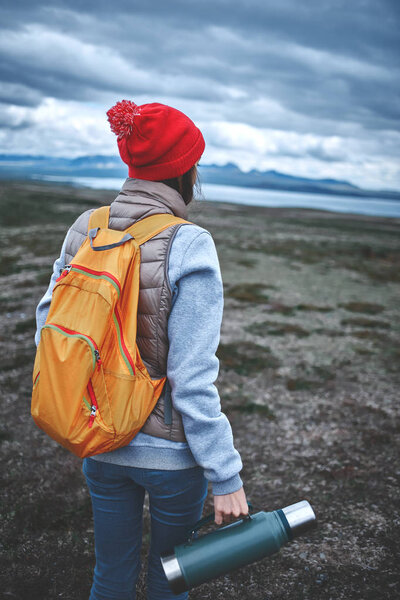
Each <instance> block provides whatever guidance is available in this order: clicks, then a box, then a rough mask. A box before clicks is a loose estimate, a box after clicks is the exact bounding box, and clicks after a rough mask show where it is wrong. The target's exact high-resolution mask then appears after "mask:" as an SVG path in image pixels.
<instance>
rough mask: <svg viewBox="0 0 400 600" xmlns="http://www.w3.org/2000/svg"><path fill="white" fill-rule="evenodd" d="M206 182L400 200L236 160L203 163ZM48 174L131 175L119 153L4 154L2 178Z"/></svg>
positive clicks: (384, 193) (398, 196) (202, 175)
mask: <svg viewBox="0 0 400 600" xmlns="http://www.w3.org/2000/svg"><path fill="white" fill-rule="evenodd" d="M199 173H200V180H201V182H202V183H215V184H220V185H234V186H239V187H251V188H261V189H270V190H286V191H291V192H307V193H313V194H334V195H341V196H343V195H345V196H359V197H364V198H369V197H370V198H383V199H387V200H400V192H397V191H389V190H365V189H362V188H360V187H357V186H355V185H353V184H351V183H349V182H347V181H339V180H336V179H308V178H306V177H297V176H294V175H287V174H284V173H279V172H278V171H257V170H256V169H253V170H252V171H249V172H248V173H244V172H243V171H241V170H240V169H239V167H238V166H237V165H235V164H233V163H228V164H226V165H224V166H218V165H201V166H200V167H199ZM45 177H57V178H62V177H65V179H66V181H68V179H70V178H71V177H99V178H101V177H115V178H125V177H127V168H126V166H125V165H124V164H123V163H122V162H121V159H120V158H119V157H117V156H102V155H97V156H81V157H79V158H54V157H51V156H29V155H14V154H0V178H2V179H16V178H18V179H34V178H45Z"/></svg>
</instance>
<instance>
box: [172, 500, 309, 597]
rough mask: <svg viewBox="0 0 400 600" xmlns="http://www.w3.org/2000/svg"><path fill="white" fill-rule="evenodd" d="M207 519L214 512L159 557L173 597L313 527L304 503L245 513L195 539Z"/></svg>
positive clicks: (270, 552)
mask: <svg viewBox="0 0 400 600" xmlns="http://www.w3.org/2000/svg"><path fill="white" fill-rule="evenodd" d="M249 507H251V504H250V503H249ZM211 520H214V513H212V514H210V515H208V516H207V517H205V518H204V519H201V520H200V521H198V522H197V523H196V524H195V526H194V527H193V528H192V530H191V531H190V533H189V539H188V541H187V542H185V543H183V544H180V545H179V546H175V548H174V550H173V551H172V552H170V553H168V554H164V555H163V556H162V557H161V563H162V566H163V568H164V572H165V575H166V577H167V580H168V583H169V586H170V588H171V590H172V591H173V592H174V593H175V594H180V593H182V592H184V591H186V590H189V589H191V588H193V587H196V586H197V585H200V584H201V583H204V582H205V581H209V580H210V579H214V578H215V577H219V576H220V575H225V574H226V573H229V572H230V571H233V570H234V569H238V568H239V567H243V566H245V565H248V564H250V563H253V562H255V561H257V560H261V559H262V558H264V557H265V556H269V555H270V554H274V553H275V552H278V550H279V549H280V548H281V546H283V544H286V543H287V542H289V541H291V540H292V539H293V538H294V537H296V536H297V535H299V534H301V533H303V532H304V531H306V530H308V529H310V528H311V527H313V526H314V525H316V517H315V514H314V511H313V509H312V508H311V506H310V504H309V503H308V502H307V501H306V500H302V501H301V502H297V503H296V504H292V505H290V506H287V507H286V508H282V509H279V510H274V511H272V512H264V511H261V512H258V513H256V514H252V515H250V513H249V514H248V515H246V516H245V517H243V518H242V519H241V520H239V521H236V522H234V523H230V524H229V525H226V526H224V527H220V528H218V529H216V530H215V531H212V532H211V533H208V534H205V535H200V536H197V537H195V535H197V534H196V532H197V531H198V530H199V529H200V527H202V526H203V525H204V524H205V523H208V522H209V521H211Z"/></svg>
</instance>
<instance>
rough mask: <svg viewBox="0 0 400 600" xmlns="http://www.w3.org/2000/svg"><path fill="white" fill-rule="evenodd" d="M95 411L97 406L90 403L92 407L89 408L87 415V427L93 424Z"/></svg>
mask: <svg viewBox="0 0 400 600" xmlns="http://www.w3.org/2000/svg"><path fill="white" fill-rule="evenodd" d="M96 412H97V408H96V406H95V405H94V404H92V409H91V412H90V417H89V427H92V425H93V421H94V420H95V418H96Z"/></svg>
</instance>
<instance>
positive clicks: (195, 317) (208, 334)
mask: <svg viewBox="0 0 400 600" xmlns="http://www.w3.org/2000/svg"><path fill="white" fill-rule="evenodd" d="M181 229H185V230H186V231H185V234H186V239H187V236H188V233H189V232H188V231H187V230H188V229H189V228H188V226H184V227H183V228H181ZM199 230H200V233H199ZM194 231H195V237H194V236H193V228H192V233H191V235H192V239H191V242H190V243H189V245H187V246H186V248H185V250H184V252H183V256H182V260H181V263H180V269H179V271H177V273H176V275H177V276H176V278H175V280H174V274H173V273H172V274H171V275H172V280H173V281H171V277H170V281H171V287H172V289H173V298H172V308H171V312H170V316H169V320H168V338H169V344H170V346H169V352H168V363H167V375H168V379H169V382H170V385H171V395H172V402H173V405H174V407H175V408H176V409H177V410H178V411H179V412H180V413H181V415H182V422H183V427H184V430H185V435H186V439H187V441H188V444H189V447H190V450H191V452H192V454H193V456H194V457H195V459H196V462H197V463H198V464H199V465H201V466H202V467H203V468H204V474H205V476H206V478H207V479H208V480H209V481H211V483H212V489H213V494H215V495H221V494H229V493H232V492H235V491H237V490H238V489H240V488H241V487H242V485H243V484H242V480H241V478H240V476H239V471H240V470H241V469H242V466H243V465H242V461H241V457H240V454H239V452H238V451H237V450H236V449H235V447H234V443H233V435H232V429H231V425H230V423H229V421H228V418H227V417H226V415H225V414H224V413H222V412H221V403H220V398H219V394H218V390H217V388H216V387H215V385H214V382H215V380H216V379H217V376H218V371H219V360H218V358H217V356H216V354H215V353H216V350H217V348H218V344H219V340H220V330H221V322H222V314H223V285H222V278H221V272H220V266H219V261H218V256H217V251H216V248H215V244H214V241H213V239H212V237H211V235H210V233H209V232H208V231H206V230H204V229H202V228H199V227H196V229H195V230H194ZM176 237H178V236H176ZM182 238H183V236H181V239H182ZM178 243H179V242H178ZM174 244H175V240H174ZM182 250H183V248H182Z"/></svg>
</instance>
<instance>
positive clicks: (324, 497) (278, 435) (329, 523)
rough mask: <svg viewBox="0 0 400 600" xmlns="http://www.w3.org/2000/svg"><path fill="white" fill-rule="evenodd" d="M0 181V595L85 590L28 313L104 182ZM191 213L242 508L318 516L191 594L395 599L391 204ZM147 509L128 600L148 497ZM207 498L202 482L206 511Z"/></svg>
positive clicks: (84, 557) (83, 503)
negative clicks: (213, 280)
mask: <svg viewBox="0 0 400 600" xmlns="http://www.w3.org/2000/svg"><path fill="white" fill-rule="evenodd" d="M0 189H1V193H0V285H1V289H0V323H1V328H0V389H1V396H0V397H1V401H0V423H1V425H0V456H1V464H2V469H1V473H0V488H1V494H0V519H1V520H0V527H1V535H0V543H1V559H0V560H1V563H0V597H2V598H7V599H8V598H10V599H13V598H15V599H17V600H39V599H40V600H56V599H58V598H64V599H65V600H81V599H82V600H84V599H86V598H88V596H89V589H90V585H91V578H92V570H93V566H94V545H93V523H92V516H91V506H90V499H89V494H88V491H87V489H86V484H85V481H84V477H83V475H82V472H81V461H80V460H79V459H78V458H76V457H74V456H73V455H72V454H69V453H68V452H67V451H65V450H63V449H62V448H61V447H59V446H58V445H57V444H56V443H55V442H52V441H51V440H50V439H49V438H48V437H46V436H45V435H44V434H43V433H42V432H41V431H40V430H39V429H38V428H37V427H36V426H35V425H34V423H33V421H32V419H31V417H30V394H31V374H32V366H33V360H34V354H35V346H34V341H33V336H34V332H35V321H34V316H35V308H36V305H37V303H38V301H39V299H40V298H41V296H42V295H43V293H44V292H45V290H46V288H47V284H48V280H49V278H50V274H51V269H52V264H53V261H54V259H55V258H56V257H57V256H58V253H59V250H60V247H61V244H62V241H63V238H64V235H65V233H66V231H67V229H68V227H69V226H70V225H71V224H72V222H73V220H74V219H75V217H76V216H77V215H79V214H80V213H81V212H82V211H83V210H86V209H87V208H91V207H94V206H98V205H100V204H101V203H106V202H110V201H111V200H112V199H113V198H114V197H115V193H113V192H108V191H99V190H96V191H94V190H87V189H76V188H72V187H67V186H56V185H50V184H49V185H47V184H39V183H37V184H35V183H28V182H22V183H18V182H13V183H6V182H2V183H1V188H0ZM362 201H363V200H362ZM10 202H11V204H10ZM10 206H11V207H12V210H10ZM189 218H190V220H192V221H194V222H196V223H198V224H199V225H200V226H203V227H205V228H206V229H208V231H210V232H211V233H212V235H213V237H214V240H215V243H216V247H217V250H218V255H219V259H220V264H221V272H222V277H223V281H224V290H225V307H224V316H223V322H222V330H221V340H220V345H219V348H218V351H217V355H218V358H219V360H220V374H219V377H218V380H217V382H216V385H217V387H218V390H219V392H220V397H221V405H222V410H223V411H224V412H225V413H226V415H227V416H228V418H229V420H230V422H231V425H232V430H233V435H234V440H235V446H236V448H237V449H238V450H239V452H240V454H241V457H242V460H243V469H242V471H241V477H242V479H243V481H244V487H245V492H246V495H247V498H248V500H249V501H250V502H251V503H252V504H253V507H254V509H253V510H254V511H255V512H258V511H260V510H274V509H277V508H281V507H283V506H286V505H289V504H292V503H294V502H297V501H299V500H302V499H307V500H309V501H310V503H311V504H312V506H313V508H314V510H315V512H316V514H317V518H318V523H319V527H318V529H317V530H315V531H314V532H310V533H308V534H306V535H304V536H302V537H299V538H298V539H296V540H295V541H293V542H292V543H291V544H289V545H287V546H286V547H285V548H283V549H282V550H281V551H280V552H279V553H278V554H276V555H275V556H273V557H270V558H266V559H263V560H261V561H259V562H257V563H255V564H253V565H251V566H249V567H246V568H243V569H239V570H237V571H234V572H233V573H230V574H229V575H226V576H224V577H221V578H219V579H216V580H214V581H212V582H209V583H207V584H204V585H202V586H200V587H198V588H196V589H194V590H192V591H191V593H190V598H192V599H193V600H200V599H201V600H215V599H221V600H225V599H226V598H230V599H231V600H236V599H237V600H239V599H240V600H269V599H270V600H287V598H293V599H296V600H297V599H302V600H349V599H351V600H353V599H354V600H376V598H379V599H382V600H386V599H387V600H389V599H393V598H396V597H398V595H399V593H400V588H399V586H400V584H399V577H398V565H399V560H400V556H399V549H398V547H399V544H398V539H399V534H400V530H399V523H400V514H399V512H400V507H399V501H398V497H399V494H398V490H399V484H400V470H399V466H398V456H399V441H400V419H399V413H400V406H399V402H398V398H399V385H400V344H399V341H400V303H399V297H400V219H389V218H373V217H366V216H360V215H351V214H343V215H340V214H337V213H330V212H325V211H316V210H306V209H304V210H301V209H280V208H259V207H257V208H255V207H254V208H253V207H245V206H239V205H235V204H223V203H219V204H218V203H215V204H214V203H212V202H200V203H199V202H197V203H194V204H193V205H192V206H191V207H190V212H189ZM145 507H146V510H145V512H144V533H143V547H142V561H143V571H142V574H141V578H140V581H139V584H138V594H137V598H138V600H144V599H145V597H146V595H145V571H146V556H147V551H148V548H149V542H150V519H149V514H148V510H147V508H148V499H147V497H146V500H145ZM212 507H213V504H212V495H211V493H210V494H209V496H208V498H207V500H206V505H205V509H204V514H208V513H209V512H211V510H212ZM212 528H213V527H212V526H211V529H212Z"/></svg>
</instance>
